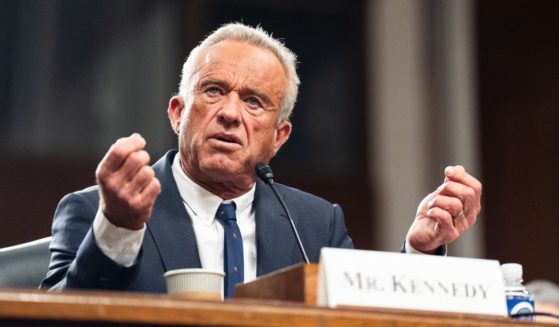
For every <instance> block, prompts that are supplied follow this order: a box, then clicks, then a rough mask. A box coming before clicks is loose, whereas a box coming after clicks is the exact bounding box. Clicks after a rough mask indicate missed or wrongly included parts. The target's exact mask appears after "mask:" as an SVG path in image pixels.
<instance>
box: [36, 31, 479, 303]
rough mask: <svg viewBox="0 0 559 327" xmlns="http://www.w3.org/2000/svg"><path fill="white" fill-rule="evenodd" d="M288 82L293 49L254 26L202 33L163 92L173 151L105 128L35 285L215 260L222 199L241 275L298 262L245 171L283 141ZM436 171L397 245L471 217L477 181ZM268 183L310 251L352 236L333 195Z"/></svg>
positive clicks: (441, 235) (445, 234) (159, 271)
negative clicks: (87, 184) (155, 149)
mask: <svg viewBox="0 0 559 327" xmlns="http://www.w3.org/2000/svg"><path fill="white" fill-rule="evenodd" d="M298 85H299V79H298V76H297V73H296V70H295V55H294V54H293V53H292V52H291V51H290V50H289V49H287V48H286V47H285V46H284V45H283V44H282V43H281V42H279V41H278V40H276V39H274V38H272V37H271V36H270V35H268V34H267V33H266V32H265V31H263V30H262V29H260V28H252V27H248V26H245V25H242V24H228V25H225V26H223V27H221V28H220V29H218V30H216V31H215V32H214V33H212V34H211V35H210V36H208V37H207V38H206V39H205V40H204V41H203V42H202V43H201V44H200V45H199V46H197V47H196V48H195V49H194V50H192V52H191V53H190V55H189V57H188V59H187V61H186V62H185V64H184V67H183V71H182V80H181V84H180V88H179V93H178V94H177V95H176V96H173V97H172V98H171V100H170V102H169V107H168V110H167V113H168V117H169V120H170V122H171V126H172V128H173V130H174V131H175V132H176V134H177V136H178V145H179V149H178V152H177V151H170V152H168V153H167V154H166V155H165V156H164V157H163V158H161V159H159V161H157V163H155V164H154V165H153V166H149V161H150V157H149V155H148V153H147V152H146V151H145V150H144V148H145V145H146V141H145V140H144V139H143V138H142V137H141V136H140V135H138V134H133V135H131V136H129V137H125V138H122V139H119V140H117V141H116V142H115V143H114V144H113V145H112V146H111V148H110V149H109V151H108V152H107V154H106V155H105V157H104V158H103V159H102V161H101V162H100V163H99V166H98V167H97V170H96V178H97V186H94V187H91V188H88V189H85V190H82V191H79V192H76V193H72V194H70V195H67V196H66V197H65V198H64V199H63V200H62V201H61V202H60V204H59V206H58V208H57V211H56V213H55V217H54V222H53V236H52V243H51V247H50V249H51V252H52V257H51V262H50V266H49V272H48V275H47V277H46V279H45V280H44V281H43V283H42V287H44V288H52V289H57V290H61V289H66V288H93V289H115V290H133V291H147V292H164V291H165V285H164V280H163V273H164V272H165V271H168V270H171V269H177V268H189V267H203V268H207V269H212V270H219V271H223V270H224V250H223V248H224V227H223V224H222V223H221V221H219V220H217V219H216V211H217V210H218V207H220V205H221V204H222V203H227V204H234V205H235V208H236V209H235V210H236V219H237V223H238V227H239V230H240V234H241V235H240V236H241V237H242V245H243V251H242V256H243V262H244V271H243V276H242V279H243V280H244V281H245V282H246V281H250V280H252V279H254V278H256V276H259V275H262V274H265V273H268V272H271V271H274V270H277V269H279V268H283V267H286V266H289V265H292V264H295V263H298V262H302V261H303V257H302V255H301V252H300V251H299V249H298V247H297V242H296V240H295V237H294V236H293V233H292V232H291V230H290V225H289V221H288V220H287V218H286V217H285V215H284V214H283V211H282V209H281V207H280V206H279V203H278V202H277V200H276V199H275V198H274V195H273V193H272V192H271V190H270V189H269V188H268V187H267V186H266V185H265V184H263V183H262V182H260V181H259V180H258V179H257V178H256V175H255V172H254V167H255V165H256V163H257V162H260V161H263V162H269V161H270V160H271V159H272V158H273V157H274V156H275V155H276V153H277V152H278V151H279V149H280V148H281V146H282V145H283V144H284V143H285V142H286V141H287V139H288V137H289V135H290V132H291V123H290V121H289V117H290V115H291V112H292V110H293V107H294V105H295V100H296V97H297V92H298ZM445 177H446V178H445V182H444V183H443V184H442V185H441V186H440V187H439V188H437V189H436V190H435V191H434V192H433V193H431V194H429V195H428V196H427V197H426V198H425V199H424V200H423V201H422V202H421V204H420V205H419V208H418V211H417V215H416V219H415V221H414V223H413V224H412V226H411V228H410V230H409V232H408V235H407V237H406V246H405V251H406V252H423V253H436V252H440V250H441V249H443V248H444V246H445V244H447V243H449V242H452V241H454V240H455V239H456V238H458V237H459V236H460V235H461V234H463V233H464V232H465V231H466V230H467V229H468V228H469V227H471V226H472V225H473V224H474V223H475V220H476V216H477V214H478V213H479V211H480V196H481V184H480V183H479V182H478V181H477V180H476V179H475V178H474V177H472V176H470V175H469V174H468V173H467V172H466V171H465V170H464V168H462V167H461V166H454V167H447V169H446V170H445ZM278 189H279V192H280V194H281V196H282V197H283V199H284V200H285V202H286V204H287V206H288V207H289V209H290V211H291V214H292V216H293V220H294V222H295V225H296V226H297V228H298V231H299V234H300V237H301V241H302V243H303V244H304V246H305V248H306V251H307V253H308V255H309V258H310V260H311V261H314V262H316V261H318V258H319V252H320V249H321V248H322V247H325V246H327V247H343V248H351V247H353V244H352V241H351V239H350V238H349V236H348V234H347V230H346V227H345V222H344V217H343V213H342V210H341V208H340V207H339V206H338V205H335V204H331V203H329V202H327V201H325V200H323V199H320V198H318V197H316V196H313V195H311V194H308V193H305V192H302V191H299V190H296V189H293V188H289V187H287V186H283V185H278ZM235 237H236V236H235ZM235 268H236V267H235Z"/></svg>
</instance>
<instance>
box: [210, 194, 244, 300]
mask: <svg viewBox="0 0 559 327" xmlns="http://www.w3.org/2000/svg"><path fill="white" fill-rule="evenodd" d="M236 208H237V206H236V205H235V202H232V203H222V204H220V205H219V208H217V215H216V218H217V219H219V220H220V221H221V222H222V223H223V231H224V235H225V237H224V240H225V242H224V243H225V246H224V248H223V268H224V270H225V297H231V296H233V289H234V288H235V284H237V283H242V282H243V280H244V275H245V272H244V270H245V269H244V263H243V239H242V238H241V231H240V230H239V225H237V218H236V217H235V210H236Z"/></svg>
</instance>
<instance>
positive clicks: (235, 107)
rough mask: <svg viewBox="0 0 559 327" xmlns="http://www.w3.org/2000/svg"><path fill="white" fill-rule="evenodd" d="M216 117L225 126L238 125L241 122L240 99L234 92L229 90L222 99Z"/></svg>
mask: <svg viewBox="0 0 559 327" xmlns="http://www.w3.org/2000/svg"><path fill="white" fill-rule="evenodd" d="M222 104H223V105H222V106H221V108H220V109H219V112H218V115H217V119H218V121H219V122H220V123H222V124H224V125H225V126H238V125H239V124H240V122H241V112H240V110H241V106H242V103H241V99H240V98H239V95H238V94H237V93H236V92H229V93H228V94H227V95H226V96H225V98H224V99H223V103H222Z"/></svg>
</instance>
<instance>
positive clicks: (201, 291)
mask: <svg viewBox="0 0 559 327" xmlns="http://www.w3.org/2000/svg"><path fill="white" fill-rule="evenodd" d="M223 276H225V274H224V273H223V272H221V271H214V270H207V269H202V268H191V269H176V270H169V271H167V272H166V273H165V274H164V275H163V277H165V283H166V284H167V293H169V294H171V295H173V296H177V297H181V298H186V299H195V300H220V301H222V300H223Z"/></svg>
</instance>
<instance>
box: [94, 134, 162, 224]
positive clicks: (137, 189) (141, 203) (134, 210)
mask: <svg viewBox="0 0 559 327" xmlns="http://www.w3.org/2000/svg"><path fill="white" fill-rule="evenodd" d="M145 145H146V141H145V140H144V138H143V137H142V136H140V134H137V133H134V134H132V135H131V136H129V137H124V138H121V139H118V140H117V141H116V142H115V143H114V144H113V145H112V146H111V148H110V149H109V151H108V152H107V154H106V155H105V157H104V158H103V160H101V162H100V163H99V166H97V170H96V171H95V177H96V179H97V184H98V185H99V195H100V208H101V210H102V211H103V214H104V215H105V217H107V219H109V221H110V222H111V223H113V224H114V225H116V226H118V227H123V228H128V229H132V230H138V229H142V228H143V227H144V224H145V222H146V221H147V220H148V219H149V217H150V216H151V211H152V208H153V204H154V203H155V199H157V196H158V195H159V193H160V192H161V184H160V183H159V180H158V179H157V178H156V177H155V172H154V171H153V168H151V166H149V160H150V158H149V154H148V153H147V152H146V151H145V150H144V147H145Z"/></svg>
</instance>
